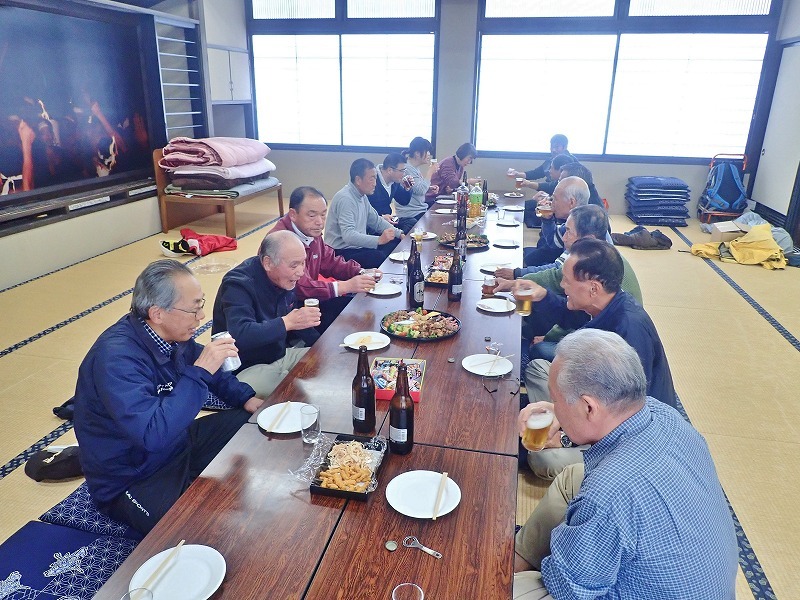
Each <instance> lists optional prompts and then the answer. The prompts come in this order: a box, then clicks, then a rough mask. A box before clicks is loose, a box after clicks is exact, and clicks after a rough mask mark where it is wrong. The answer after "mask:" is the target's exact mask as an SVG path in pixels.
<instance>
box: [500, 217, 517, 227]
mask: <svg viewBox="0 0 800 600" xmlns="http://www.w3.org/2000/svg"><path fill="white" fill-rule="evenodd" d="M497 224H498V225H499V226H500V227H519V221H517V220H515V219H511V220H507V219H506V220H503V221H498V222H497Z"/></svg>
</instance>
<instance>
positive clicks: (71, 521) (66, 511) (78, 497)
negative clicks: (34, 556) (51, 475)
mask: <svg viewBox="0 0 800 600" xmlns="http://www.w3.org/2000/svg"><path fill="white" fill-rule="evenodd" d="M39 520H41V521H44V522H45V523H53V524H54V525H64V526H65V527H72V528H73V529H80V530H81V531H88V532H90V533H96V534H98V535H111V536H115V537H126V538H130V539H132V540H140V539H142V536H141V534H140V533H139V532H138V531H136V530H135V529H132V528H130V527H129V526H128V525H125V524H124V523H120V522H119V521H115V520H114V519H112V518H111V517H107V516H106V515H104V514H103V513H101V512H100V511H99V510H97V507H96V506H95V504H94V502H93V501H92V498H91V496H89V488H88V487H87V486H86V482H83V483H82V484H81V485H80V487H78V489H77V490H75V491H74V492H72V493H71V494H70V495H69V496H67V497H66V498H64V499H63V500H62V501H61V502H59V503H58V504H56V505H55V506H54V507H53V508H51V509H50V510H48V511H47V512H46V513H44V514H43V515H42V516H41V517H39ZM0 598H3V596H2V594H0Z"/></svg>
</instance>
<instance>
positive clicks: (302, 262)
mask: <svg viewBox="0 0 800 600" xmlns="http://www.w3.org/2000/svg"><path fill="white" fill-rule="evenodd" d="M305 272H306V248H305V246H304V245H303V242H301V241H300V239H299V238H298V237H297V236H296V235H295V234H294V233H293V232H291V231H288V230H284V231H274V232H272V233H270V234H269V235H267V236H266V237H265V238H264V240H263V241H262V242H261V246H260V247H259V249H258V256H253V257H252V258H248V259H247V260H245V261H244V262H242V264H240V265H239V266H237V267H236V268H234V269H231V270H230V271H228V272H227V273H226V274H225V276H224V277H223V278H222V283H221V284H220V287H219V292H217V299H216V300H215V302H214V326H213V329H212V330H213V331H214V332H215V333H216V332H218V331H229V332H230V334H231V335H232V336H233V338H234V339H235V340H236V345H237V347H238V348H239V358H241V359H242V366H241V370H240V371H239V372H238V373H237V375H236V377H237V378H238V379H239V381H243V382H245V383H248V384H249V385H250V386H252V388H253V389H254V390H255V391H256V393H258V395H259V396H262V397H264V398H266V397H267V396H269V395H270V394H271V393H272V391H273V390H274V389H275V388H276V387H277V386H278V384H279V383H280V382H281V380H282V379H283V378H284V377H285V376H286V374H287V373H288V372H289V371H290V370H291V368H292V367H293V366H294V365H296V364H297V363H298V362H299V361H300V359H301V358H303V356H304V355H305V353H306V352H307V351H308V347H309V346H311V344H313V343H314V342H315V341H316V340H317V338H319V334H318V333H317V330H316V329H314V328H315V327H316V326H317V325H319V324H320V310H319V308H317V307H310V306H301V307H299V308H295V303H296V297H295V292H294V288H295V286H296V285H297V282H298V281H299V280H300V279H301V278H302V277H303V276H304V275H305Z"/></svg>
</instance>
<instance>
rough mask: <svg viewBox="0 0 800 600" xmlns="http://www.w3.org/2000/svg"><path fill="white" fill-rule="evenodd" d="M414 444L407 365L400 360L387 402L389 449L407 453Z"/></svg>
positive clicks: (412, 411) (394, 452) (411, 403)
mask: <svg viewBox="0 0 800 600" xmlns="http://www.w3.org/2000/svg"><path fill="white" fill-rule="evenodd" d="M413 446H414V400H412V399H411V394H410V393H409V391H408V366H406V364H405V363H404V362H403V361H402V360H401V361H400V365H399V366H398V367H397V383H396V385H395V392H394V396H392V401H391V403H390V404H389V450H390V451H391V452H392V454H408V453H409V452H411V448H412V447H413Z"/></svg>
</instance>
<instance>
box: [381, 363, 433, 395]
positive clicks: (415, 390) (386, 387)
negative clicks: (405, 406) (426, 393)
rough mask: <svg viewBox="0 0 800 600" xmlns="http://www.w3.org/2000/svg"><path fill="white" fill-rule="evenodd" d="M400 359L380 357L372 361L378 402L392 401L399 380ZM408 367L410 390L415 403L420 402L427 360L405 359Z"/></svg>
mask: <svg viewBox="0 0 800 600" xmlns="http://www.w3.org/2000/svg"><path fill="white" fill-rule="evenodd" d="M400 360H401V359H399V358H386V357H382V356H378V357H376V358H375V359H373V361H372V368H371V369H370V372H371V373H372V379H374V380H375V398H377V399H378V400H391V399H392V396H394V386H395V381H396V380H397V365H398V364H399V363H400ZM402 360H403V362H404V363H405V364H407V365H408V389H409V392H411V398H412V399H413V400H414V402H419V399H420V396H421V394H422V381H423V379H424V377H425V364H426V361H425V359H421V358H404V359H402Z"/></svg>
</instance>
